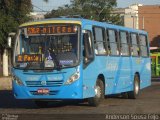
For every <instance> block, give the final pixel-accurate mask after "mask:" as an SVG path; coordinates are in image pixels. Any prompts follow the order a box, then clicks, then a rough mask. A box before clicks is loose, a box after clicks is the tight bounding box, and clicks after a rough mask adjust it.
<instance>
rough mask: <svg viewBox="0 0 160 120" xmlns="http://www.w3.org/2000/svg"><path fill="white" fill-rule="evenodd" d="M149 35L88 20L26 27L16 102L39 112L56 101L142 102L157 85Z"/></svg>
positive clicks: (20, 37)
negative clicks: (143, 92)
mask: <svg viewBox="0 0 160 120" xmlns="http://www.w3.org/2000/svg"><path fill="white" fill-rule="evenodd" d="M149 55H150V54H149V41H148V34H147V32H145V31H142V30H135V29H130V28H126V27H122V26H116V25H112V24H107V23H104V22H98V21H92V20H87V19H82V18H55V19H46V20H42V21H33V22H28V23H24V24H22V25H20V27H19V30H18V33H17V37H16V41H15V47H14V55H13V68H12V85H13V93H14V96H15V98H16V99H31V100H34V101H35V103H36V104H37V105H38V106H41V107H42V106H46V105H47V104H48V101H50V100H67V99H72V100H79V99H80V100H81V99H87V100H88V103H89V105H92V106H98V105H99V103H100V102H101V101H102V100H103V99H104V97H105V95H110V94H119V93H125V94H127V96H128V98H132V99H135V98H137V96H138V94H139V92H140V89H142V88H145V87H147V86H150V85H151V66H150V65H151V62H150V57H149Z"/></svg>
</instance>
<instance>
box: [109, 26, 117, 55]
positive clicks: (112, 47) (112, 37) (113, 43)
mask: <svg viewBox="0 0 160 120" xmlns="http://www.w3.org/2000/svg"><path fill="white" fill-rule="evenodd" d="M107 35H108V50H109V51H108V53H109V54H110V55H119V49H118V42H117V32H116V30H112V29H108V31H107Z"/></svg>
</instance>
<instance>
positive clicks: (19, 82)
mask: <svg viewBox="0 0 160 120" xmlns="http://www.w3.org/2000/svg"><path fill="white" fill-rule="evenodd" d="M12 80H13V81H15V82H16V83H17V84H18V85H21V86H22V85H23V83H22V81H21V80H20V79H19V77H17V76H15V75H12Z"/></svg>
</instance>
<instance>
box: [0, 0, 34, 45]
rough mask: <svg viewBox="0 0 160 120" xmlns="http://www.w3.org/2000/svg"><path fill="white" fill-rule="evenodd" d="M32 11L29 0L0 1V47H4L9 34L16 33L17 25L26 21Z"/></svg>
mask: <svg viewBox="0 0 160 120" xmlns="http://www.w3.org/2000/svg"><path fill="white" fill-rule="evenodd" d="M31 10H32V4H31V0H0V16H1V19H0V46H1V47H5V45H6V42H7V37H8V34H9V33H10V32H16V30H17V27H18V25H19V24H21V23H23V22H26V21H28V20H29V19H30V18H29V17H28V16H27V14H29V13H30V12H31Z"/></svg>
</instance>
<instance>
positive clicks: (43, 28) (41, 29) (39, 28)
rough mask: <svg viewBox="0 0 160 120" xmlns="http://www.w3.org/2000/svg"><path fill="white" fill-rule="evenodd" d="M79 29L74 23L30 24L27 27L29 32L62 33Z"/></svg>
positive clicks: (34, 33) (33, 33)
mask: <svg viewBox="0 0 160 120" xmlns="http://www.w3.org/2000/svg"><path fill="white" fill-rule="evenodd" d="M76 31H77V29H76V27H75V26H74V25H72V26H60V25H59V26H58V25H57V26H55V25H52V26H51V25H50V26H30V27H27V34H28V35H30V34H32V35H37V34H62V33H76Z"/></svg>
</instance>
